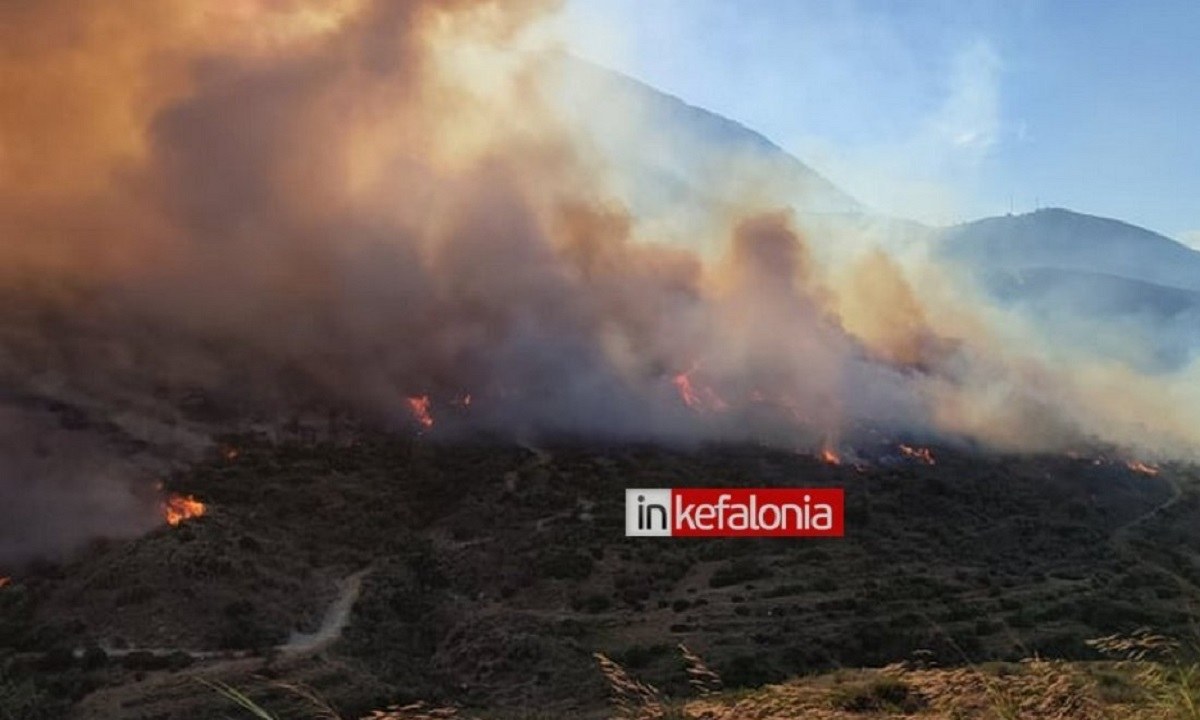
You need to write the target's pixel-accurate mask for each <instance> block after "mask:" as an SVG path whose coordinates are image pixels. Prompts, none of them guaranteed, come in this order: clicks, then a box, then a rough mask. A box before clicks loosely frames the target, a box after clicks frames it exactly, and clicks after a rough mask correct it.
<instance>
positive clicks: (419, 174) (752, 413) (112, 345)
mask: <svg viewBox="0 0 1200 720" xmlns="http://www.w3.org/2000/svg"><path fill="white" fill-rule="evenodd" d="M552 10H553V8H552V7H548V6H547V5H546V4H545V3H540V2H509V1H507V0H506V1H505V2H494V1H493V2H486V1H483V0H456V1H454V2H433V1H429V2H415V1H408V2H382V1H381V2H367V1H361V2H353V1H348V2H340V3H330V2H320V3H312V4H311V5H308V4H305V3H301V2H293V1H282V2H266V1H263V2H257V3H256V2H244V3H229V4H223V3H214V4H209V3H201V4H192V5H186V6H185V4H180V3H161V2H157V1H155V0H146V1H145V2H123V3H99V2H97V3H89V2H73V1H70V0H63V1H62V2H54V1H51V2H20V1H18V2H15V3H7V4H5V6H4V7H3V8H0V48H3V50H2V52H3V55H2V56H0V58H2V59H0V108H2V110H0V133H2V138H0V139H2V142H3V145H2V146H0V295H2V296H3V302H0V320H2V322H0V382H2V383H3V385H2V386H0V389H2V390H3V393H2V394H0V397H2V398H3V400H4V402H6V403H8V404H9V405H11V406H12V408H14V409H11V410H9V411H6V412H5V414H4V415H3V416H2V422H3V423H4V425H3V427H0V434H3V438H2V443H0V448H2V449H0V452H3V453H4V454H3V455H2V456H0V490H2V491H3V492H4V494H5V496H6V497H15V496H21V497H24V498H26V500H23V501H22V502H19V503H17V502H5V503H3V505H2V506H0V563H4V562H9V561H13V560H15V559H17V558H20V557H25V556H28V554H29V553H30V552H37V551H57V550H61V549H62V548H63V547H65V546H66V545H69V544H70V542H72V541H76V540H79V539H80V538H81V537H83V536H84V535H89V534H103V533H105V532H120V531H124V532H128V531H130V530H136V529H140V528H143V527H145V525H146V524H147V523H148V522H152V520H146V519H145V518H147V517H148V515H146V513H145V512H143V511H144V510H145V508H147V507H151V508H152V504H153V498H144V497H140V496H139V494H138V493H137V492H133V491H130V490H128V489H127V488H129V487H130V486H131V483H132V484H135V485H136V483H143V485H144V483H145V481H146V479H147V478H148V477H150V476H152V474H153V473H154V472H160V471H162V469H163V468H164V467H166V466H165V465H163V463H164V462H169V461H170V460H179V459H186V458H187V457H190V456H194V454H195V453H197V452H200V451H202V450H203V448H204V447H205V443H207V442H208V438H210V437H211V436H212V434H214V433H217V432H221V431H225V430H229V429H231V428H235V427H241V426H242V425H245V424H252V423H255V422H260V423H261V422H265V423H268V424H269V423H271V422H282V419H284V418H289V417H293V416H295V415H296V414H298V413H302V412H305V411H309V410H318V409H319V410H328V409H331V408H333V409H338V410H342V411H346V412H352V413H354V414H356V415H357V416H359V417H362V418H368V419H370V420H371V421H373V422H377V423H381V424H383V425H384V426H387V427H394V428H396V429H398V430H399V429H406V428H408V427H410V426H411V422H412V421H411V413H412V407H411V403H410V402H409V398H413V397H426V396H427V397H428V398H429V399H430V406H431V407H432V408H433V412H434V415H435V416H437V417H438V426H437V428H435V430H437V431H444V432H455V431H457V432H472V431H486V432H491V433H503V434H505V435H508V436H512V437H515V438H517V439H522V440H532V439H536V438H538V437H544V436H548V435H569V436H582V437H595V438H604V439H622V438H632V439H651V440H663V441H677V442H686V441H694V440H699V439H706V438H735V439H742V438H751V439H758V440H766V441H769V442H775V443H783V444H788V445H790V446H792V447H796V448H797V449H801V450H806V451H807V450H812V449H814V448H817V447H820V446H821V445H826V444H835V445H836V444H850V445H852V444H853V440H854V437H853V436H854V433H855V432H856V428H862V427H864V426H870V427H871V428H873V429H874V430H876V431H879V430H881V429H882V430H883V431H884V432H906V433H911V434H933V433H942V434H945V435H947V436H958V437H963V438H967V439H969V440H975V441H980V442H983V443H985V444H990V445H994V446H1000V447H1005V448H1016V449H1066V448H1068V447H1072V446H1074V445H1075V444H1078V443H1083V442H1086V441H1088V440H1089V439H1093V438H1094V439H1100V440H1104V441H1111V442H1117V443H1123V444H1130V443H1142V444H1152V445H1153V449H1155V450H1158V451H1174V452H1179V451H1180V448H1185V447H1188V446H1189V444H1190V442H1191V440H1192V439H1193V438H1194V434H1193V432H1192V430H1191V429H1190V427H1189V425H1188V421H1189V420H1190V418H1188V417H1186V416H1181V415H1180V414H1179V411H1178V410H1177V409H1176V408H1177V407H1178V406H1177V405H1175V404H1173V403H1171V402H1170V401H1168V399H1167V395H1166V393H1165V391H1164V389H1163V388H1162V387H1161V386H1160V385H1159V384H1158V383H1157V382H1156V381H1153V380H1150V379H1147V378H1143V377H1138V376H1133V375H1131V374H1130V373H1129V372H1128V371H1126V370H1123V369H1120V368H1106V367H1103V366H1093V365H1088V366H1086V367H1083V370H1082V371H1081V372H1073V373H1066V372H1064V368H1065V367H1070V368H1073V369H1078V368H1079V367H1080V366H1079V365H1078V364H1077V363H1076V362H1075V359H1073V358H1068V359H1069V360H1070V361H1069V362H1066V361H1063V359H1062V356H1061V354H1059V355H1055V354H1054V353H1042V352H1039V351H1035V350H1034V349H1032V348H1024V347H1020V345H1019V341H1018V342H1014V338H1020V337H1021V331H1020V328H1017V327H1015V326H1013V324H1012V323H1011V322H1010V321H1009V320H1008V319H1006V318H1005V317H1003V316H1002V315H1001V314H1000V313H999V312H997V311H992V310H989V309H988V308H986V307H985V306H984V305H983V304H982V303H978V302H972V301H970V298H971V295H970V294H969V292H968V291H967V290H965V289H961V288H958V287H957V282H956V281H955V279H954V278H953V277H952V276H950V275H948V274H947V273H945V272H943V271H941V270H939V269H938V268H936V267H933V266H930V265H929V264H927V263H926V262H924V261H922V260H921V256H920V254H919V253H916V252H913V251H905V252H901V253H892V254H888V253H885V252H884V251H883V250H880V249H879V247H885V246H887V243H885V242H876V240H878V238H877V237H876V236H877V235H878V233H880V232H882V231H880V230H879V229H878V228H875V227H872V226H871V225H870V223H865V224H864V223H863V222H857V221H846V222H838V221H835V220H832V219H829V218H825V219H820V218H811V217H808V216H806V215H805V214H804V213H803V212H797V211H793V210H791V209H789V208H802V207H803V206H804V198H803V197H797V196H796V195H795V192H796V188H795V186H794V185H792V184H788V183H787V182H785V180H786V178H784V177H783V176H782V175H778V177H779V182H778V183H774V182H772V178H774V177H776V176H777V169H776V168H773V167H764V166H760V165H759V164H756V162H755V160H754V158H753V157H747V156H744V155H742V154H736V155H735V154H731V155H730V156H729V158H728V164H727V165H724V166H723V168H712V167H704V168H699V167H697V168H692V169H690V170H689V171H688V172H689V175H690V176H689V177H688V181H689V183H691V184H692V185H693V186H695V187H699V188H701V190H702V191H703V193H704V196H705V197H708V198H711V200H712V202H711V204H705V205H704V206H696V207H688V208H686V209H685V211H680V213H679V217H677V218H675V217H673V216H672V217H666V218H662V217H659V218H656V219H655V222H649V219H648V218H647V217H644V216H643V215H642V214H641V211H640V210H639V209H638V208H637V207H635V205H636V199H637V198H630V197H629V189H630V188H638V187H644V186H645V183H644V179H639V178H630V177H627V176H625V175H623V174H622V169H621V168H622V166H621V165H620V164H619V163H615V162H613V161H612V158H611V157H609V154H608V153H607V152H606V143H605V140H606V138H605V137H603V136H600V135H597V132H600V133H603V132H604V128H603V127H601V128H600V129H599V130H598V131H597V129H596V128H594V127H592V128H589V127H584V124H582V123H580V122H578V121H577V120H578V115H577V114H576V113H572V112H570V111H567V110H565V109H564V108H563V103H562V102H561V98H562V97H563V93H562V90H563V82H564V80H563V77H564V72H565V70H564V68H569V67H570V66H571V64H572V63H571V61H568V60H564V59H563V57H562V56H561V55H560V54H558V53H557V52H555V51H554V48H553V47H552V46H548V45H547V41H546V38H545V37H543V36H539V35H538V33H536V32H535V31H534V30H535V29H536V28H537V27H538V25H537V20H538V19H539V18H541V17H542V16H544V14H545V13H547V12H551V11H552ZM576 91H578V88H576ZM585 100H586V98H585ZM630 102H631V103H632V102H633V101H630ZM612 111H613V107H612V106H611V103H610V104H609V106H608V107H606V108H605V112H607V113H611V112H612ZM620 111H621V112H624V113H625V117H626V118H627V122H626V123H625V124H624V125H623V126H622V127H621V128H619V132H620V137H622V138H631V139H634V140H636V138H637V137H639V136H641V135H644V136H645V137H653V136H654V134H655V133H662V132H663V129H662V128H654V127H649V126H644V125H642V124H640V122H639V120H638V118H640V117H641V115H640V114H639V108H637V107H634V106H632V105H631V106H629V107H625V108H620ZM617 130H618V129H616V128H614V129H613V132H614V133H616V132H617ZM647 152H653V147H652V146H650V147H649V148H648V149H647ZM739 178H746V179H748V181H747V182H739ZM658 190H661V188H659V189H658ZM647 192H650V191H647ZM799 192H800V194H801V195H802V194H803V192H804V190H803V189H801V190H800V191H799ZM668 215H670V213H668ZM684 215H686V217H684ZM674 220H678V222H674ZM667 228H675V232H674V233H672V232H671V231H669V230H667ZM681 228H686V233H687V236H686V237H683V238H682V241H681V238H680V234H681V233H682V232H683V231H681V230H680V229H681ZM856 248H857V250H856ZM1014 347H1017V348H1019V349H1017V350H1014ZM468 397H469V399H470V400H469V403H470V404H469V406H467V405H466V402H467V398H468ZM1131 398H1135V399H1136V400H1135V401H1133V402H1131V401H1130V399H1131ZM64 408H67V409H68V410H69V411H70V412H71V413H74V414H75V415H77V416H79V417H78V418H77V420H78V422H77V423H76V424H75V425H74V426H73V431H74V432H75V433H76V434H77V435H76V436H72V437H76V438H77V440H75V441H71V440H70V438H68V439H67V440H62V439H61V438H57V435H56V436H54V437H55V438H57V439H53V440H52V441H46V443H44V445H45V447H44V448H43V450H42V451H35V450H33V449H31V445H36V444H37V443H38V442H40V441H36V440H34V439H33V437H35V436H37V437H43V436H44V435H43V434H42V433H40V432H39V431H38V428H39V427H40V425H39V424H40V423H45V422H48V420H47V419H46V418H47V414H49V416H53V417H60V416H61V415H62V413H63V409H64ZM451 408H454V410H453V412H451V411H450V409H451ZM443 409H444V410H446V411H447V412H444V413H442V412H440V411H441V410H443ZM60 419H61V418H60ZM85 438H86V440H85ZM130 448H132V450H130ZM39 452H40V455H39ZM47 453H49V454H52V455H54V459H53V461H51V460H49V459H47ZM139 453H140V454H139ZM115 457H126V458H132V459H128V460H127V461H123V464H120V463H117V462H116V461H115V460H112V459H111V458H115ZM139 508H140V510H139ZM32 514H37V515H38V516H41V517H51V518H56V517H61V518H64V520H63V522H62V523H61V524H62V526H63V527H70V528H74V529H75V530H76V531H77V532H76V533H75V534H73V535H70V536H67V537H66V539H64V535H63V534H62V532H60V531H59V530H56V529H54V528H47V527H45V524H44V523H43V524H40V525H39V524H37V523H31V522H29V521H22V522H18V520H17V518H18V516H20V517H27V516H30V515H32ZM75 517H88V518H90V519H91V520H90V521H89V522H88V523H87V524H85V525H82V524H80V523H73V522H71V521H70V519H71V518H75ZM131 518H139V519H131ZM35 526H36V527H38V528H40V529H38V530H36V531H35V530H34V529H32V528H34V527H35ZM47 538H50V539H47Z"/></svg>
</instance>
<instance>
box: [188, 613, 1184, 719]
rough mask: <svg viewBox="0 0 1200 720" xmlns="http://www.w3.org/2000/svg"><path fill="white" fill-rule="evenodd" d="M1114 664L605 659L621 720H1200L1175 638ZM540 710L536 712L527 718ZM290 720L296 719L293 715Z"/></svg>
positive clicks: (304, 692) (378, 713)
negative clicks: (739, 670)
mask: <svg viewBox="0 0 1200 720" xmlns="http://www.w3.org/2000/svg"><path fill="white" fill-rule="evenodd" d="M1091 644H1092V646H1093V647H1095V648H1096V649H1097V650H1099V651H1100V652H1102V653H1104V654H1106V655H1109V656H1110V657H1113V658H1114V660H1112V661H1106V662H1090V663H1080V662H1066V661H1057V660H1044V659H1039V658H1031V659H1029V660H1026V661H1023V662H1021V663H993V664H987V665H980V666H969V667H961V668H936V667H926V666H924V665H923V664H922V663H920V662H919V661H918V662H907V663H897V664H894V665H890V666H888V667H885V668H881V669H876V670H859V671H846V670H844V671H839V672H835V673H828V674H825V675H820V676H814V677H810V678H798V679H794V680H791V681H788V682H785V683H781V684H778V685H769V686H766V687H763V688H759V689H756V690H741V691H727V690H724V689H723V686H722V681H721V678H720V676H719V675H718V674H717V673H716V672H715V671H713V670H712V669H711V668H709V667H708V666H707V665H706V664H705V663H704V661H703V660H702V659H701V658H700V657H699V656H698V655H696V654H695V653H693V652H692V651H690V650H689V649H688V648H687V647H685V646H682V645H681V646H679V651H680V653H681V656H682V662H683V666H684V669H685V670H686V672H687V674H688V678H689V681H690V684H691V687H692V689H693V691H694V693H695V697H693V698H691V699H686V700H681V699H671V698H667V697H666V696H664V695H663V694H662V693H661V692H660V691H659V690H658V689H657V688H656V687H654V686H653V685H651V684H649V683H645V682H642V681H639V680H638V679H636V678H635V677H633V676H632V675H631V674H630V673H629V672H628V671H627V670H626V669H625V668H624V667H622V666H621V665H620V664H619V663H617V662H616V661H614V660H612V659H611V658H609V657H607V656H605V655H603V654H600V653H597V654H596V656H595V657H596V661H597V664H598V666H599V670H600V672H601V674H602V675H603V676H604V678H605V680H606V681H607V682H608V686H609V689H610V693H611V699H612V718H614V720H744V719H746V718H754V719H755V720H796V719H798V718H805V719H812V720H851V719H853V718H863V717H875V718H898V717H911V718H929V719H931V720H933V719H938V720H941V719H944V720H960V719H962V720H965V719H966V718H986V719H988V720H1200V663H1198V662H1197V661H1196V660H1195V659H1194V658H1196V657H1197V654H1195V653H1192V652H1186V653H1185V652H1184V648H1183V647H1182V646H1181V644H1180V643H1178V642H1177V641H1174V640H1172V639H1170V638H1166V637H1164V636H1160V635H1154V634H1152V633H1149V632H1145V631H1139V632H1136V633H1134V634H1132V635H1128V636H1116V635H1114V636H1109V637H1105V638H1099V639H1097V640H1094V641H1092V642H1091ZM209 684H210V687H212V688H213V689H214V690H216V691H217V692H218V693H220V694H221V695H223V696H224V697H226V698H227V699H228V700H230V701H231V702H232V703H234V704H235V705H237V706H238V707H239V708H241V710H242V711H243V712H244V713H248V715H246V716H247V717H251V718H256V719H257V720H285V719H284V718H281V717H279V716H276V715H273V714H272V713H270V712H269V711H268V710H266V709H264V708H263V707H261V706H260V705H258V704H256V703H255V702H254V701H252V700H251V699H250V698H249V697H248V696H247V695H245V694H244V693H242V692H241V691H239V690H237V689H235V688H233V687H230V686H228V685H224V684H216V683H209ZM279 687H281V688H283V689H285V690H288V691H290V692H292V693H293V694H295V695H298V696H300V697H301V698H303V699H305V700H306V701H308V702H309V703H310V704H311V706H312V711H311V713H310V714H308V715H306V716H305V717H306V718H320V719H322V720H344V719H343V718H341V716H339V715H338V714H337V712H336V711H335V710H334V709H333V708H332V707H330V706H329V705H328V704H327V703H325V702H324V701H322V700H321V699H320V698H319V697H317V696H316V695H315V694H314V693H312V692H311V691H309V690H308V689H306V688H303V687H300V686H290V685H289V686H284V685H280V686H279ZM475 717H476V716H472V715H469V714H466V713H462V712H460V710H459V709H457V708H453V707H439V706H432V705H427V704H424V703H417V704H412V705H406V706H393V707H389V708H386V709H381V710H375V711H373V712H371V713H369V714H368V715H366V716H364V717H363V718H361V720H449V719H451V718H455V719H457V720H475ZM529 717H530V718H531V720H532V718H533V717H534V716H529ZM287 720H298V719H293V718H289V719H287Z"/></svg>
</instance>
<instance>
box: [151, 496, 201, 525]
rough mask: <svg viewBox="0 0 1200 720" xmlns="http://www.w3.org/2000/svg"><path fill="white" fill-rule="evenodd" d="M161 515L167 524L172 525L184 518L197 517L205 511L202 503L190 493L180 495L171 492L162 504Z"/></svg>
mask: <svg viewBox="0 0 1200 720" xmlns="http://www.w3.org/2000/svg"><path fill="white" fill-rule="evenodd" d="M162 509H163V516H164V517H166V519H167V524H168V525H171V526H172V527H174V526H175V525H178V524H179V523H181V522H183V521H184V520H190V519H192V518H198V517H200V516H201V515H203V514H204V513H205V512H206V511H207V509H208V508H207V507H205V505H204V503H202V502H200V501H199V500H197V499H196V498H194V497H192V496H191V495H180V494H178V493H171V495H170V496H168V497H167V499H166V500H164V501H163V504H162Z"/></svg>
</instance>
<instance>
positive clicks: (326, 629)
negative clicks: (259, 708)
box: [75, 568, 371, 667]
mask: <svg viewBox="0 0 1200 720" xmlns="http://www.w3.org/2000/svg"><path fill="white" fill-rule="evenodd" d="M370 572H371V568H363V569H362V570H359V571H358V572H356V573H352V574H350V575H347V576H346V577H344V578H342V579H341V580H339V581H338V594H337V597H335V598H334V600H333V602H332V603H330V605H329V607H328V608H327V609H326V610H325V616H324V617H323V618H322V619H321V625H320V627H318V628H317V630H316V632H312V633H298V632H293V633H292V636H291V637H290V638H288V641H287V642H285V643H283V644H281V645H276V646H275V647H274V648H273V650H274V651H275V652H277V653H279V654H281V655H300V654H303V653H311V652H317V651H320V650H324V649H325V648H327V647H329V646H330V645H332V644H333V643H334V642H336V641H337V640H338V639H339V638H341V636H342V631H343V630H345V629H346V625H347V624H348V623H349V622H350V613H351V611H353V610H354V603H356V602H358V596H359V594H360V593H361V592H362V581H363V578H365V577H366V576H367V575H368V574H370ZM102 649H103V650H104V652H105V653H106V654H107V655H108V656H109V657H110V658H122V657H126V656H128V655H132V654H134V653H150V654H151V655H175V654H178V653H183V654H184V655H187V656H188V657H190V658H192V659H194V660H202V661H206V662H208V663H217V662H219V661H222V660H240V659H242V658H246V657H249V656H250V655H251V652H250V651H249V650H190V649H188V648H174V647H123V648H113V647H103V648H102ZM83 652H84V650H83V648H78V649H76V651H75V654H76V655H82V654H83ZM209 667H213V665H209Z"/></svg>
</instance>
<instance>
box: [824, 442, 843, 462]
mask: <svg viewBox="0 0 1200 720" xmlns="http://www.w3.org/2000/svg"><path fill="white" fill-rule="evenodd" d="M820 458H821V462H823V463H825V464H826V465H841V464H842V456H841V455H838V453H837V451H836V450H834V449H833V447H832V446H831V445H826V446H825V447H823V448H821V454H820Z"/></svg>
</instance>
